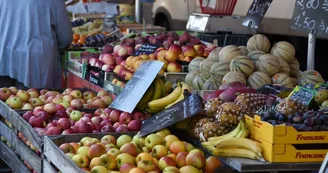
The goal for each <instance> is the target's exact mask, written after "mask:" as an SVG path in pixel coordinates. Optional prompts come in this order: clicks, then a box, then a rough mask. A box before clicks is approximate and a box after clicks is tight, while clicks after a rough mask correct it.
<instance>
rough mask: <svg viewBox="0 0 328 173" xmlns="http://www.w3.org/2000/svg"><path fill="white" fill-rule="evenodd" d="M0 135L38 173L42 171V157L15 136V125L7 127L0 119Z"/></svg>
mask: <svg viewBox="0 0 328 173" xmlns="http://www.w3.org/2000/svg"><path fill="white" fill-rule="evenodd" d="M0 135H1V136H3V137H4V138H5V139H6V140H7V141H8V142H9V143H10V144H11V146H12V149H13V150H14V151H15V152H16V153H17V154H18V155H19V156H20V157H21V158H22V159H23V160H24V161H26V162H27V163H28V164H29V165H31V167H32V168H33V169H34V170H35V171H36V172H38V173H41V172H42V166H41V164H42V158H41V156H39V155H37V154H36V151H33V150H32V149H31V148H30V147H28V146H27V145H26V144H25V143H24V142H23V141H22V140H20V139H19V138H18V136H17V130H16V129H15V127H12V128H9V127H8V126H7V125H6V124H4V123H3V122H2V121H0Z"/></svg>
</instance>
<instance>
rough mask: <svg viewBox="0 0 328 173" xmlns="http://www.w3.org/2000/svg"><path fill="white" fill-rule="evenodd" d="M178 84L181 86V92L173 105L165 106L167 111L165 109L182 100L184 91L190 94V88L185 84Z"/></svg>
mask: <svg viewBox="0 0 328 173" xmlns="http://www.w3.org/2000/svg"><path fill="white" fill-rule="evenodd" d="M180 83H181V85H182V92H181V94H180V96H179V98H178V99H177V100H176V101H175V102H173V103H171V104H169V105H167V106H166V107H165V109H167V108H169V107H171V106H173V105H175V104H176V103H178V102H179V101H181V100H183V99H184V91H185V90H188V91H189V92H190V88H189V86H188V85H187V84H186V83H184V82H180Z"/></svg>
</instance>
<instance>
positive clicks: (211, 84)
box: [203, 78, 221, 90]
mask: <svg viewBox="0 0 328 173" xmlns="http://www.w3.org/2000/svg"><path fill="white" fill-rule="evenodd" d="M220 86H221V82H219V81H216V80H214V79H213V78H210V79H208V80H207V81H206V82H205V84H204V85H203V90H218V89H219V88H220Z"/></svg>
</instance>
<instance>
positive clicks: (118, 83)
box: [112, 78, 126, 88]
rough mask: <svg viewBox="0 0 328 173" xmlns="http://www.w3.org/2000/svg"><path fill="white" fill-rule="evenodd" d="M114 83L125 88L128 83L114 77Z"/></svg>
mask: <svg viewBox="0 0 328 173" xmlns="http://www.w3.org/2000/svg"><path fill="white" fill-rule="evenodd" d="M112 84H114V85H117V86H119V87H121V88H124V87H125V85H126V83H125V82H123V81H121V80H119V79H117V78H115V79H113V81H112Z"/></svg>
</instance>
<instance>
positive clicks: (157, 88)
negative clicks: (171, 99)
mask: <svg viewBox="0 0 328 173" xmlns="http://www.w3.org/2000/svg"><path fill="white" fill-rule="evenodd" d="M160 81H162V80H161V79H155V81H154V93H153V95H152V96H151V99H150V100H157V99H160V98H162V97H161V96H162V89H161V83H160Z"/></svg>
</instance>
